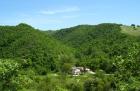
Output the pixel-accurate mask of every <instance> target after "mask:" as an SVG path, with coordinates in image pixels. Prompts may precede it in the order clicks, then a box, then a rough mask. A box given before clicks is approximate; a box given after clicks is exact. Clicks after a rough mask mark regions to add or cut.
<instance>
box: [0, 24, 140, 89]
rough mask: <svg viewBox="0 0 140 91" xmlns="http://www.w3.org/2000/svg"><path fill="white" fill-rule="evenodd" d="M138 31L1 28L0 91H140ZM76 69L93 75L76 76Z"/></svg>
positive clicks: (107, 26)
mask: <svg viewBox="0 0 140 91" xmlns="http://www.w3.org/2000/svg"><path fill="white" fill-rule="evenodd" d="M133 33H134V34H135V35H136V36H135V35H134V34H133ZM139 33H140V30H139V26H135V25H134V24H133V25H131V26H126V25H122V24H115V23H102V24H98V25H78V26H75V27H71V28H66V29H60V30H56V31H41V30H39V29H35V28H33V27H32V26H30V25H27V24H24V23H21V24H19V25H17V26H0V91H140V85H139V84H140V40H139V39H140V35H139ZM72 67H83V68H89V69H90V70H91V71H92V72H94V73H95V74H90V73H86V72H83V73H82V74H80V75H78V76H73V75H72V72H71V71H72Z"/></svg>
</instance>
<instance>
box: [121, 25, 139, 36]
mask: <svg viewBox="0 0 140 91" xmlns="http://www.w3.org/2000/svg"><path fill="white" fill-rule="evenodd" d="M121 29H122V33H126V34H129V35H133V36H140V27H136V28H134V27H132V26H121Z"/></svg>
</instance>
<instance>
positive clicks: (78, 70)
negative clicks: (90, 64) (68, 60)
mask: <svg viewBox="0 0 140 91" xmlns="http://www.w3.org/2000/svg"><path fill="white" fill-rule="evenodd" d="M85 72H87V73H90V74H95V72H93V71H91V70H90V69H89V68H84V67H72V75H73V76H79V75H81V74H83V73H85Z"/></svg>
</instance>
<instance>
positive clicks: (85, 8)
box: [0, 0, 140, 30]
mask: <svg viewBox="0 0 140 91" xmlns="http://www.w3.org/2000/svg"><path fill="white" fill-rule="evenodd" d="M139 10H140V0H0V12H1V13H0V25H17V24H19V23H21V22H23V23H27V24H30V25H32V26H33V27H35V28H39V29H43V30H49V29H60V28H66V27H71V26H75V25H79V24H99V23H122V24H132V23H134V24H140V12H139Z"/></svg>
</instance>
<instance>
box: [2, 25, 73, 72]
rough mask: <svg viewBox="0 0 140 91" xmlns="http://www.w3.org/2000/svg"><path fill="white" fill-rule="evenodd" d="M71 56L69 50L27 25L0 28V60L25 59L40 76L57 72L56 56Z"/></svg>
mask: <svg viewBox="0 0 140 91" xmlns="http://www.w3.org/2000/svg"><path fill="white" fill-rule="evenodd" d="M71 54H72V51H71V48H68V47H66V46H65V45H63V44H61V43H59V42H58V41H56V39H54V38H52V37H51V36H49V35H46V34H44V33H42V32H41V31H39V30H37V29H34V28H33V27H31V26H29V25H27V24H23V23H21V24H19V25H17V26H0V58H2V59H4V58H6V59H7V58H10V59H26V60H28V61H30V64H31V67H35V69H36V70H37V72H39V73H40V74H41V73H42V72H45V73H46V71H49V70H57V69H56V62H57V61H58V56H61V55H71Z"/></svg>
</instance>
